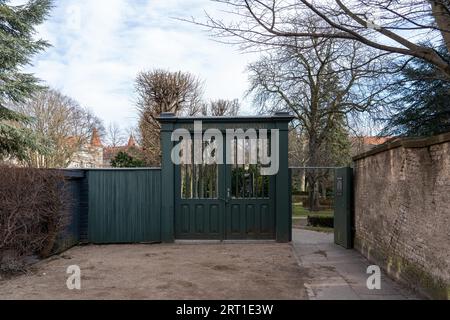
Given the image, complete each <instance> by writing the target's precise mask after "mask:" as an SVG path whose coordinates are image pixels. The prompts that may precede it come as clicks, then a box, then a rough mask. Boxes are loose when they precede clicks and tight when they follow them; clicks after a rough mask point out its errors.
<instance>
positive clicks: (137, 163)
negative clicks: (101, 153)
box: [111, 151, 145, 168]
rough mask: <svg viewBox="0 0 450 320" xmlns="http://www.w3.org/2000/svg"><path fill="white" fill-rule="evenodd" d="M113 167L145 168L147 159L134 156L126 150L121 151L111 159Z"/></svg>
mask: <svg viewBox="0 0 450 320" xmlns="http://www.w3.org/2000/svg"><path fill="white" fill-rule="evenodd" d="M111 166H112V167H113V168H144V167H145V161H143V160H141V159H137V158H134V157H132V156H130V155H129V154H128V153H126V152H123V151H121V152H119V153H118V154H117V156H116V157H115V158H114V159H112V160H111Z"/></svg>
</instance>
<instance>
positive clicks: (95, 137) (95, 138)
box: [91, 128, 103, 147]
mask: <svg viewBox="0 0 450 320" xmlns="http://www.w3.org/2000/svg"><path fill="white" fill-rule="evenodd" d="M91 146H92V147H103V144H102V140H101V139H100V135H99V134H98V130H97V128H94V130H93V131H92V139H91Z"/></svg>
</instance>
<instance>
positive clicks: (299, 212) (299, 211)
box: [292, 203, 334, 217]
mask: <svg viewBox="0 0 450 320" xmlns="http://www.w3.org/2000/svg"><path fill="white" fill-rule="evenodd" d="M292 215H293V216H294V217H307V216H315V217H332V216H334V212H333V210H324V211H317V212H311V211H309V210H308V209H305V208H304V207H303V205H302V204H301V203H294V204H293V205H292Z"/></svg>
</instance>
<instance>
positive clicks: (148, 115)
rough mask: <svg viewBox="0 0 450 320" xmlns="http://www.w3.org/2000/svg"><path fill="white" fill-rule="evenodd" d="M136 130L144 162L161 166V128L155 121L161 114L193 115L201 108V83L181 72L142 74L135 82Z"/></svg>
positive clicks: (155, 71) (164, 71)
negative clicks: (144, 156) (138, 119)
mask: <svg viewBox="0 0 450 320" xmlns="http://www.w3.org/2000/svg"><path fill="white" fill-rule="evenodd" d="M136 91H137V94H138V103H137V105H138V109H139V111H140V113H141V118H140V122H139V128H140V132H141V138H142V146H143V148H144V151H145V154H146V160H147V162H148V164H150V165H159V163H160V129H161V127H160V125H159V122H158V121H157V118H158V117H159V116H160V115H161V113H164V112H173V113H175V114H188V115H193V114H195V113H198V112H199V110H200V108H201V96H202V82H201V81H200V80H199V79H198V78H196V77H195V76H193V75H191V74H190V73H183V72H169V71H166V70H160V69H157V70H153V71H149V72H142V73H140V74H139V75H138V77H137V79H136Z"/></svg>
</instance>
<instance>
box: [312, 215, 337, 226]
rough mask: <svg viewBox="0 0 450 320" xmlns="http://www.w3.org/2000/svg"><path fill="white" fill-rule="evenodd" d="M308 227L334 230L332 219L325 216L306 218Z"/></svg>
mask: <svg viewBox="0 0 450 320" xmlns="http://www.w3.org/2000/svg"><path fill="white" fill-rule="evenodd" d="M308 226H310V227H323V228H334V217H331V216H330V217H327V216H308Z"/></svg>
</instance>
